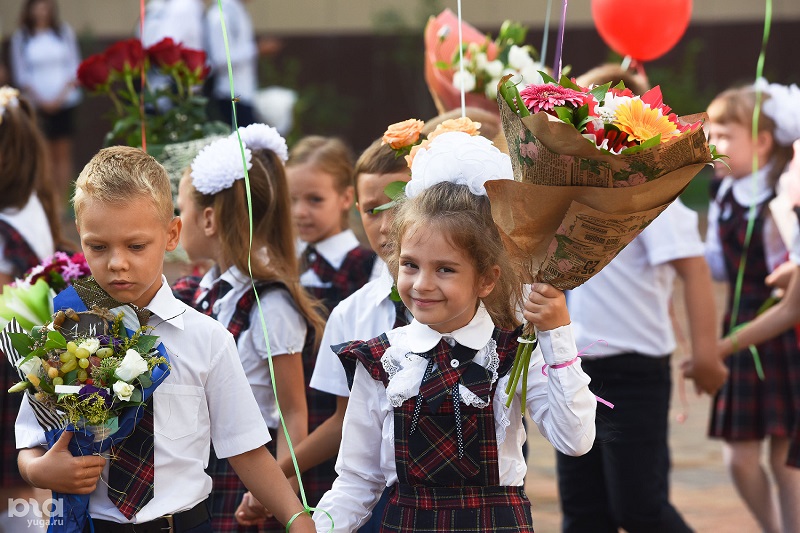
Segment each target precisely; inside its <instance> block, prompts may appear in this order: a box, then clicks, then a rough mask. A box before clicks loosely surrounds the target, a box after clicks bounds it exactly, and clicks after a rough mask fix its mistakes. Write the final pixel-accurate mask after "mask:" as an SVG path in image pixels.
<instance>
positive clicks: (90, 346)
mask: <svg viewBox="0 0 800 533" xmlns="http://www.w3.org/2000/svg"><path fill="white" fill-rule="evenodd" d="M78 348H84V349H85V350H86V351H87V352H89V354H91V355H94V353H95V352H96V351H97V349H98V348H100V341H99V340H98V339H94V338H92V339H86V340H85V341H83V342H82V343H80V344H79V345H78Z"/></svg>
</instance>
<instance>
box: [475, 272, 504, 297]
mask: <svg viewBox="0 0 800 533" xmlns="http://www.w3.org/2000/svg"><path fill="white" fill-rule="evenodd" d="M499 279H500V266H499V265H494V266H493V267H492V268H490V269H489V271H488V272H487V273H486V274H484V275H483V276H481V278H480V279H479V280H478V298H486V297H487V296H489V295H490V294H491V293H492V291H493V290H494V286H495V285H497V280H499Z"/></svg>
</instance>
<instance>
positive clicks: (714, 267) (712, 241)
mask: <svg viewBox="0 0 800 533" xmlns="http://www.w3.org/2000/svg"><path fill="white" fill-rule="evenodd" d="M720 214H721V213H720V209H719V204H717V202H716V201H714V200H711V203H710V204H709V206H708V228H707V229H706V250H705V256H706V263H708V268H710V269H711V277H712V278H714V279H715V280H716V281H727V280H728V273H727V271H726V269H725V256H724V255H723V252H722V242H721V241H720V240H719V217H720Z"/></svg>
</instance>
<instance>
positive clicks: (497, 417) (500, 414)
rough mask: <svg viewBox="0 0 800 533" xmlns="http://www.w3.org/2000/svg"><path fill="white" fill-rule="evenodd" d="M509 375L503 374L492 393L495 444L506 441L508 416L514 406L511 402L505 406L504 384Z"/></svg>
mask: <svg viewBox="0 0 800 533" xmlns="http://www.w3.org/2000/svg"><path fill="white" fill-rule="evenodd" d="M509 378H510V376H503V378H502V379H501V380H500V382H499V383H498V384H497V391H496V392H495V393H494V433H495V438H496V439H497V444H498V445H500V444H503V443H504V442H505V441H506V430H507V429H508V427H509V426H510V425H511V419H510V418H509V417H508V414H509V412H510V411H511V409H512V408H515V406H514V404H513V402H512V406H511V407H506V402H507V401H508V394H506V386H508V380H509Z"/></svg>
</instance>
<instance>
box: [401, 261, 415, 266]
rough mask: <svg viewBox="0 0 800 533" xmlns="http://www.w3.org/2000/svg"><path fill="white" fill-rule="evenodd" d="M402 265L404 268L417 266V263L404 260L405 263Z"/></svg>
mask: <svg viewBox="0 0 800 533" xmlns="http://www.w3.org/2000/svg"><path fill="white" fill-rule="evenodd" d="M400 266H402V267H404V268H417V265H415V264H414V263H412V262H411V261H404V262H403V263H401V264H400Z"/></svg>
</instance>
